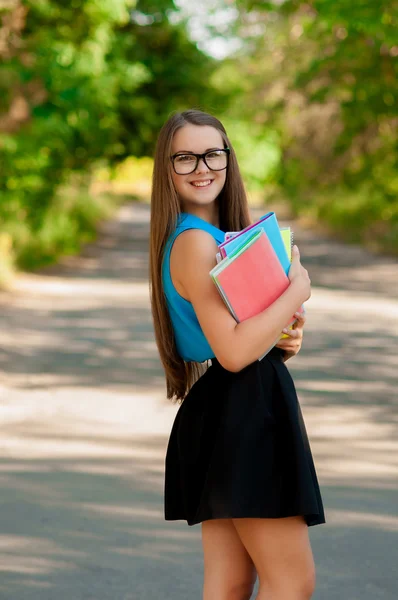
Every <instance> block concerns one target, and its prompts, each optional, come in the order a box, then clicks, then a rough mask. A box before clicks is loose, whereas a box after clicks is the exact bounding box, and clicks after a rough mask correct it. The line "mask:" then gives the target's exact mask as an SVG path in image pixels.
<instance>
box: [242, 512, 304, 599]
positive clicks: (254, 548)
mask: <svg viewBox="0 0 398 600" xmlns="http://www.w3.org/2000/svg"><path fill="white" fill-rule="evenodd" d="M233 523H234V526H235V528H236V531H237V532H238V535H239V537H240V539H241V540H242V543H243V544H244V546H245V548H246V550H247V551H248V553H249V555H250V556H251V558H252V560H253V562H254V565H255V567H256V570H257V573H258V576H259V579H260V590H259V594H258V596H257V600H308V599H309V598H311V596H312V594H313V592H314V588H315V565H314V559H313V555H312V550H311V545H310V542H309V537H308V526H307V524H306V522H305V521H304V519H303V517H287V518H283V519H233Z"/></svg>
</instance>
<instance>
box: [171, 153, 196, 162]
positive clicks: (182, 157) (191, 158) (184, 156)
mask: <svg viewBox="0 0 398 600" xmlns="http://www.w3.org/2000/svg"><path fill="white" fill-rule="evenodd" d="M194 160H195V157H194V156H191V155H190V154H179V155H178V156H176V157H175V161H176V162H178V163H187V162H193V161H194Z"/></svg>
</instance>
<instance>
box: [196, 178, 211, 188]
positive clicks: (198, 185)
mask: <svg viewBox="0 0 398 600" xmlns="http://www.w3.org/2000/svg"><path fill="white" fill-rule="evenodd" d="M210 183H211V179H209V180H208V181H196V182H194V181H192V185H194V186H195V187H205V186H206V185H210Z"/></svg>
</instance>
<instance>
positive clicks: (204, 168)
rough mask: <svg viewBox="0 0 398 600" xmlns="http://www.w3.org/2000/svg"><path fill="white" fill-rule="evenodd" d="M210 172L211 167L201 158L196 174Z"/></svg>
mask: <svg viewBox="0 0 398 600" xmlns="http://www.w3.org/2000/svg"><path fill="white" fill-rule="evenodd" d="M208 170H209V167H208V166H207V165H206V163H205V161H204V158H200V159H199V162H198V166H197V167H196V169H195V171H196V173H201V172H204V173H206V172H207V171H208Z"/></svg>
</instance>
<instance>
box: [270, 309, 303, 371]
mask: <svg viewBox="0 0 398 600" xmlns="http://www.w3.org/2000/svg"><path fill="white" fill-rule="evenodd" d="M294 316H295V317H296V318H297V321H296V322H295V323H294V324H293V326H292V329H286V330H285V329H284V330H283V333H286V334H287V335H288V336H289V337H288V338H284V339H282V340H279V342H278V343H277V344H276V347H277V348H281V349H282V350H284V351H285V355H284V357H283V360H284V362H286V361H287V360H288V359H289V358H291V357H292V356H295V355H296V354H297V353H298V352H299V351H300V348H301V344H302V342H303V327H304V323H305V316H304V315H301V314H300V313H298V312H297V313H294Z"/></svg>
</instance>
